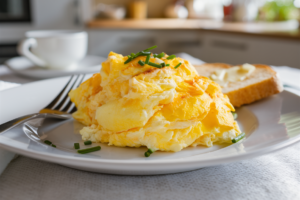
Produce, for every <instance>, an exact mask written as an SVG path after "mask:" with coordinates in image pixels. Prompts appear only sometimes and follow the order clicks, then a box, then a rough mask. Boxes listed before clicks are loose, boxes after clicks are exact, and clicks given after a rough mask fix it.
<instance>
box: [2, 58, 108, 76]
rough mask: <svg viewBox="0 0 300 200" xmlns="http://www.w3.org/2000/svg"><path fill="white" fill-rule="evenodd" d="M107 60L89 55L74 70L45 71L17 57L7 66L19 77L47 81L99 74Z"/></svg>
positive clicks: (25, 59) (27, 60)
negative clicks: (78, 75)
mask: <svg viewBox="0 0 300 200" xmlns="http://www.w3.org/2000/svg"><path fill="white" fill-rule="evenodd" d="M105 60H106V58H104V57H99V56H91V55H88V56H86V57H85V58H83V59H82V60H81V61H80V62H78V63H77V64H76V66H74V67H72V69H43V68H41V67H38V66H36V65H35V64H33V63H32V62H31V61H30V60H29V59H27V58H25V57H15V58H11V59H9V60H7V61H6V62H5V65H6V66H7V67H8V68H9V69H10V70H12V71H13V72H15V73H16V74H18V75H21V76H25V77H29V78H35V79H45V78H54V77H59V76H66V75H72V74H82V73H84V74H87V73H95V72H99V71H100V69H101V63H102V62H104V61H105Z"/></svg>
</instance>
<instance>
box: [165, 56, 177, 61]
mask: <svg viewBox="0 0 300 200" xmlns="http://www.w3.org/2000/svg"><path fill="white" fill-rule="evenodd" d="M174 58H176V56H175V55H170V56H168V57H167V59H168V60H172V59H174Z"/></svg>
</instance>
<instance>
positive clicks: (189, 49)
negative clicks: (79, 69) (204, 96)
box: [0, 0, 300, 68]
mask: <svg viewBox="0 0 300 200" xmlns="http://www.w3.org/2000/svg"><path fill="white" fill-rule="evenodd" d="M237 1H238V2H242V3H241V4H240V7H238V8H239V10H237V11H239V12H237V13H238V14H239V15H238V16H239V17H241V16H242V18H240V19H241V20H242V21H243V20H245V21H243V22H239V23H236V22H230V23H229V26H228V27H229V29H228V30H227V29H224V30H219V31H218V30H217V29H219V28H220V29H222V27H224V24H222V23H223V19H222V18H220V16H221V17H222V16H223V14H224V13H225V10H226V9H227V7H228V5H229V7H230V5H231V4H232V3H233V2H237ZM278 1H284V0H278ZM297 1H299V2H300V0H296V1H295V2H297ZM132 2H134V1H133V0H51V1H49V0H31V8H32V9H31V11H32V21H31V22H22V23H1V22H0V47H1V44H6V43H10V44H15V45H16V44H17V42H18V41H19V40H21V39H22V38H23V37H24V33H25V32H26V31H28V30H37V29H85V30H86V31H87V32H88V34H89V52H88V53H89V54H93V55H99V56H104V57H106V56H107V54H108V53H109V51H116V52H118V53H122V54H128V53H131V52H136V51H140V50H141V49H143V48H147V47H148V46H151V45H154V44H156V45H158V46H159V48H158V49H157V51H165V52H166V53H169V54H171V53H178V52H186V53H189V54H191V55H193V56H195V57H198V58H200V59H203V60H204V61H206V62H226V63H231V64H238V63H243V62H249V63H264V64H272V65H289V66H292V67H298V68H300V56H298V54H299V53H300V34H299V30H298V29H297V24H298V22H297V21H294V22H295V23H294V22H293V23H292V25H293V27H296V28H294V29H295V30H293V31H294V32H293V33H291V35H290V36H293V34H294V33H295V34H296V35H297V34H299V38H297V37H291V39H290V38H289V35H286V36H281V35H282V32H283V30H281V27H283V25H284V26H285V25H288V26H289V24H290V23H285V22H284V21H283V25H282V24H280V25H279V27H280V28H279V29H278V30H276V31H277V32H278V35H277V36H276V34H277V32H276V34H275V36H274V37H269V36H263V35H264V34H265V32H264V31H261V30H262V29H264V27H268V24H265V25H261V22H259V23H257V24H260V25H259V27H260V29H259V31H261V32H262V33H263V34H262V36H260V33H259V31H258V29H253V27H254V26H251V27H250V28H249V27H248V26H247V27H246V28H241V29H240V28H239V31H235V27H237V26H236V25H238V26H240V25H241V27H243V25H245V24H249V19H250V21H255V20H257V19H260V20H261V21H264V23H265V21H276V20H284V19H287V18H288V17H295V16H296V15H295V13H296V14H297V12H294V11H297V8H295V6H293V5H292V4H289V5H288V6H285V5H282V4H277V3H276V2H277V1H276V2H275V1H266V0H261V1H258V0H232V1H231V0H186V1H180V0H179V1H176V2H177V3H178V4H180V5H184V6H186V7H187V8H188V9H194V10H195V11H197V12H198V13H194V16H192V18H193V17H195V18H200V19H199V20H202V19H203V18H205V19H207V17H212V18H213V20H210V21H208V22H207V23H206V24H207V25H209V27H211V31H210V30H207V29H206V28H205V27H204V28H199V27H198V25H197V23H198V21H194V22H196V27H195V28H190V27H189V28H180V26H178V27H177V28H174V29H172V28H167V29H164V28H162V29H163V30H162V29H161V28H155V27H150V28H148V27H146V28H141V27H139V25H134V26H128V27H127V25H126V24H127V22H129V23H130V24H131V23H133V24H134V23H135V22H134V21H135V20H133V19H129V18H128V14H127V16H126V19H124V20H123V19H120V20H113V19H108V18H101V17H100V18H99V17H98V16H99V15H97V14H98V13H99V10H97V9H98V8H99V4H100V3H101V4H104V5H105V4H107V5H121V6H123V7H124V8H125V9H126V10H127V13H128V7H129V5H130V3H132ZM142 2H144V3H146V5H147V13H148V14H147V16H146V18H145V19H143V20H141V21H140V23H142V24H148V22H149V18H152V19H153V18H160V19H158V21H157V22H158V23H162V22H163V23H174V24H175V25H176V24H177V23H178V24H183V25H184V24H185V23H189V19H187V21H182V20H181V21H180V20H179V21H176V19H175V20H171V22H167V21H166V20H164V19H162V17H165V13H164V12H165V9H166V8H167V6H168V5H169V6H170V5H172V4H174V2H175V1H174V0H144V1H142ZM243 2H244V3H245V2H256V3H257V2H263V3H261V6H263V4H264V3H266V4H265V5H264V7H261V9H260V10H259V12H258V13H257V17H255V18H253V16H252V15H251V17H250V18H249V16H248V18H243V16H246V15H247V12H248V11H249V10H248V8H251V6H250V7H247V5H248V4H244V3H243ZM289 2H292V3H293V1H292V0H289ZM295 2H294V3H295ZM189 3H190V4H189ZM223 4H224V5H223ZM189 5H190V6H192V7H191V8H189ZM245 5H246V6H245ZM296 5H297V4H296ZM223 6H224V9H225V7H226V6H227V7H226V9H225V10H224V13H223ZM298 7H300V3H299V5H298ZM291 10H293V13H294V14H293V15H290V13H291V12H290V11H291ZM242 11H243V12H242ZM97 12H98V13H97ZM191 12H192V11H191V10H189V14H190V13H191ZM220 12H221V13H220ZM209 13H215V14H216V15H215V14H213V15H207V14H209ZM218 13H219V14H218ZM243 13H244V15H243ZM252 14H253V13H252ZM87 15H90V18H89V19H87V21H84V20H85V19H86V18H84V17H83V16H87ZM255 16H256V15H255ZM188 17H191V16H188ZM191 20H192V19H191ZM216 20H217V21H218V22H219V23H216ZM224 20H225V21H226V20H228V19H226V17H225V18H224ZM231 20H233V19H231ZM89 21H95V22H97V21H98V22H101V21H106V23H108V24H112V26H110V27H105V26H98V27H91V26H88V25H87V24H86V22H89ZM137 21H138V20H137ZM233 21H234V20H233ZM115 22H117V23H115ZM199 23H200V22H199ZM224 23H227V21H226V22H224ZM251 23H252V25H255V24H256V22H250V24H251ZM113 24H119V25H120V26H119V25H116V26H114V25H113ZM137 24H139V23H137ZM294 24H296V26H295V25H294ZM166 25H168V24H166ZM144 27H145V26H144ZM174 27H176V26H174ZM261 28H262V29H261ZM243 31H245V33H246V34H244V33H243ZM267 31H269V33H273V32H274V31H273V32H270V30H267ZM251 32H253V33H255V34H251ZM249 33H250V34H249ZM0 52H1V49H0ZM0 57H1V55H0ZM0 60H1V58H0ZM0 62H1V61H0Z"/></svg>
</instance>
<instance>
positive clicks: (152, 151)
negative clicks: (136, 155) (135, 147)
mask: <svg viewBox="0 0 300 200" xmlns="http://www.w3.org/2000/svg"><path fill="white" fill-rule="evenodd" d="M154 152H155V151H154V150H152V149H148V151H146V152H145V154H144V155H145V157H149V156H150V155H151V154H153V153H154Z"/></svg>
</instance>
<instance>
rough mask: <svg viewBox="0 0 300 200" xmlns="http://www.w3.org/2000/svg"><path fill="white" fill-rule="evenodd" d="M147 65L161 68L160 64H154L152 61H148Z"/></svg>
mask: <svg viewBox="0 0 300 200" xmlns="http://www.w3.org/2000/svg"><path fill="white" fill-rule="evenodd" d="M148 65H150V66H152V67H156V68H162V66H161V65H160V64H156V63H153V62H149V63H148Z"/></svg>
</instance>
